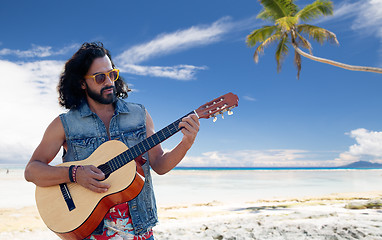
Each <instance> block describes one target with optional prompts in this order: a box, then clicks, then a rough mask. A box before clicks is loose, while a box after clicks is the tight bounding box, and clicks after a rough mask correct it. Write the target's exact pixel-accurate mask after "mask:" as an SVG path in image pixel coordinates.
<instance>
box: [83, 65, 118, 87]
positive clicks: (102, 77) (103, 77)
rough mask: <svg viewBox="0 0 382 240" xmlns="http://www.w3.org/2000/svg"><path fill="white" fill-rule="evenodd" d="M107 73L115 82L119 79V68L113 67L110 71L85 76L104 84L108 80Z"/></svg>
mask: <svg viewBox="0 0 382 240" xmlns="http://www.w3.org/2000/svg"><path fill="white" fill-rule="evenodd" d="M106 75H107V76H109V78H110V80H111V81H112V82H115V81H117V80H118V77H119V69H116V68H114V69H112V70H110V71H108V72H105V73H97V74H94V75H87V76H85V78H93V79H94V82H95V83H96V84H102V83H104V82H105V81H106Z"/></svg>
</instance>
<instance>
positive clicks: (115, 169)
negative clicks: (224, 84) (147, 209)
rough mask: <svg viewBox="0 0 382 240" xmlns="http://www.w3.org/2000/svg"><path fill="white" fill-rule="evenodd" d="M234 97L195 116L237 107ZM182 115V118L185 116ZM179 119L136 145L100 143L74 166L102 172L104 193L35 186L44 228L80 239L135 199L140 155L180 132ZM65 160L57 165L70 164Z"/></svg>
mask: <svg viewBox="0 0 382 240" xmlns="http://www.w3.org/2000/svg"><path fill="white" fill-rule="evenodd" d="M238 101H239V99H238V97H237V96H236V95H235V94H233V93H227V94H225V95H223V96H221V97H218V98H216V99H214V100H212V101H210V102H208V103H206V104H204V105H202V106H200V107H199V108H198V109H196V110H194V111H192V112H190V113H188V114H186V115H185V116H188V115H189V114H193V113H195V114H196V115H197V116H198V118H210V117H214V121H215V120H216V116H217V115H218V114H223V113H224V112H228V114H229V115H231V114H232V111H231V110H232V108H234V107H236V106H238ZM185 116H184V117H185ZM182 118H183V117H182ZM182 118H179V119H178V120H176V121H175V122H173V123H172V124H170V125H168V126H167V127H165V128H163V129H162V130H160V131H158V132H156V133H155V134H153V135H151V136H150V137H148V138H146V139H145V140H143V141H141V142H140V143H138V144H137V145H135V146H133V147H131V148H128V147H127V146H126V145H125V144H124V143H122V142H120V141H117V140H111V141H108V142H105V143H103V144H102V145H100V146H99V147H98V148H97V149H96V150H95V151H94V152H93V153H92V154H91V155H90V156H89V157H88V158H87V159H85V160H82V161H76V162H75V164H76V165H94V166H97V167H98V168H99V169H101V171H102V172H103V173H104V174H105V180H103V181H105V182H107V183H109V184H110V186H111V187H110V188H109V189H108V191H107V192H105V193H96V192H93V191H91V190H88V189H86V188H84V187H82V186H81V185H79V184H76V183H62V184H60V185H56V186H50V187H39V186H37V187H36V204H37V208H38V211H39V213H40V216H41V218H42V220H43V221H44V223H45V224H46V225H47V227H48V228H49V229H50V230H52V231H53V232H55V233H56V234H57V235H58V236H59V237H60V238H62V239H67V240H69V239H76V240H77V239H84V238H86V237H87V236H89V235H90V234H91V233H92V232H93V231H94V230H95V229H96V228H97V226H98V225H99V224H100V223H101V221H102V220H103V218H104V216H105V215H106V214H107V212H108V211H109V209H110V208H112V207H113V206H115V205H117V204H120V203H123V202H127V201H130V200H131V199H133V198H135V197H136V196H137V195H138V194H139V193H140V191H141V190H142V188H143V185H144V176H143V175H142V172H141V171H137V168H138V170H139V167H140V164H139V161H138V159H139V158H140V156H141V155H142V154H143V153H145V152H147V151H148V150H150V149H151V148H153V147H154V146H156V145H158V144H159V143H161V142H163V141H165V140H166V139H168V138H169V137H171V136H172V135H174V134H175V133H177V132H178V131H180V128H179V123H180V122H181V121H182ZM134 160H135V161H134ZM136 162H137V163H138V164H137V163H136ZM72 164H73V162H66V163H62V164H59V165H58V166H70V165H72Z"/></svg>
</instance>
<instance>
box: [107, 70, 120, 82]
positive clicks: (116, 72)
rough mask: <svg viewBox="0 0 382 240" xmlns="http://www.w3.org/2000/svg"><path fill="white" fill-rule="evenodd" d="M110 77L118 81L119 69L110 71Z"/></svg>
mask: <svg viewBox="0 0 382 240" xmlns="http://www.w3.org/2000/svg"><path fill="white" fill-rule="evenodd" d="M109 77H110V80H111V81H116V80H117V79H118V71H117V70H113V71H111V72H110V73H109Z"/></svg>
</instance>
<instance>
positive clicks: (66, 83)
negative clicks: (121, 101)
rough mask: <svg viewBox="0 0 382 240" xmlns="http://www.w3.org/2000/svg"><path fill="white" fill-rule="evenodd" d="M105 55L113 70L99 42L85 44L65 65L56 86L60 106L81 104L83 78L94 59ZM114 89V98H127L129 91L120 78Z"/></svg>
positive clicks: (68, 107) (68, 106) (69, 107)
mask: <svg viewBox="0 0 382 240" xmlns="http://www.w3.org/2000/svg"><path fill="white" fill-rule="evenodd" d="M105 55H107V56H108V57H109V59H110V61H111V64H112V67H113V68H115V65H114V63H113V60H112V59H111V56H110V52H109V51H108V50H107V49H106V48H104V47H103V44H102V43H101V42H92V43H87V42H86V43H84V44H82V46H81V48H80V49H79V50H78V51H77V52H76V53H75V54H74V55H73V56H72V57H71V58H70V59H69V60H68V61H67V62H66V63H65V68H64V72H63V73H62V74H61V76H60V81H59V83H58V86H57V91H58V94H59V97H58V101H59V104H60V105H61V106H63V107H64V108H66V109H72V108H76V107H78V106H79V105H80V104H81V102H82V101H83V100H84V99H85V97H86V93H85V90H84V89H82V88H81V85H82V83H83V82H84V81H85V79H84V76H85V75H86V73H87V72H88V71H89V68H90V66H91V64H92V63H93V61H94V59H96V58H99V57H104V56H105ZM115 88H116V96H117V97H119V98H127V96H128V94H127V93H128V92H130V91H131V90H130V89H129V88H128V86H127V84H126V83H125V82H124V80H123V78H122V77H121V76H119V78H118V80H117V81H115Z"/></svg>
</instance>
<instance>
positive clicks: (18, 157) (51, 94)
mask: <svg viewBox="0 0 382 240" xmlns="http://www.w3.org/2000/svg"><path fill="white" fill-rule="evenodd" d="M63 64H64V63H63V62H59V61H38V62H29V63H25V62H20V63H12V62H9V61H3V60H0V74H1V76H2V81H1V82H2V83H1V85H2V87H1V88H0V96H1V101H0V109H1V110H2V112H3V117H2V118H1V120H0V132H1V134H2V136H3V140H5V141H2V143H1V144H0V163H26V161H28V160H29V157H30V156H31V154H32V151H33V150H34V148H36V147H37V144H38V143H39V142H40V140H41V138H42V135H43V133H44V131H45V129H46V127H47V126H48V124H49V123H50V122H51V121H52V120H53V119H54V118H55V117H56V116H57V115H58V114H59V113H60V112H62V110H61V109H60V107H59V106H58V101H57V93H56V85H57V83H58V78H59V74H60V72H61V69H62V67H63Z"/></svg>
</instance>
